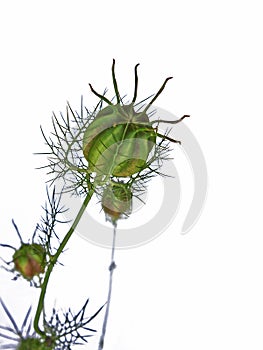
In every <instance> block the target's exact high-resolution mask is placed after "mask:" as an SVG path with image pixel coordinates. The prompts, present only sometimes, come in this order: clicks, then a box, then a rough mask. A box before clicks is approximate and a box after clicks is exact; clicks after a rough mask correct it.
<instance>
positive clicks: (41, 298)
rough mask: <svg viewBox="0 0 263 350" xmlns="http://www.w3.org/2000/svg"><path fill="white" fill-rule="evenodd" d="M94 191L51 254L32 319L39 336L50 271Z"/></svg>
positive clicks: (41, 332)
mask: <svg viewBox="0 0 263 350" xmlns="http://www.w3.org/2000/svg"><path fill="white" fill-rule="evenodd" d="M93 193H94V190H91V191H90V192H89V194H88V195H87V197H86V198H85V200H84V202H83V204H82V206H81V208H80V210H79V212H78V214H77V216H76V218H75V220H74V222H73V224H72V226H71V227H70V229H69V231H68V232H67V234H66V236H65V237H64V239H63V241H62V242H61V244H60V246H59V248H58V250H57V252H56V254H55V255H53V257H52V260H51V262H50V264H49V266H48V268H47V271H46V274H45V278H44V281H43V284H42V286H41V293H40V296H39V301H38V306H37V311H36V315H35V319H34V329H35V331H36V332H37V333H38V334H39V335H41V336H44V335H45V332H44V331H42V330H41V329H40V328H39V319H40V316H41V313H42V311H43V308H44V299H45V295H46V290H47V285H48V281H49V277H50V275H51V272H52V270H53V267H54V266H55V265H56V262H57V260H58V258H59V256H60V254H61V253H62V251H63V250H64V248H65V246H66V244H67V243H68V240H69V239H70V237H71V236H72V234H73V232H74V230H75V228H76V227H77V225H78V223H79V221H80V219H81V217H82V215H83V213H84V211H85V209H86V207H87V205H88V203H89V201H90V199H91V197H92V195H93Z"/></svg>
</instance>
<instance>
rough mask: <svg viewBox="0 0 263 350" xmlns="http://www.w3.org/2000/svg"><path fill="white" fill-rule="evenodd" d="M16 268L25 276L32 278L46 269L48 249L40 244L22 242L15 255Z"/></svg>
mask: <svg viewBox="0 0 263 350" xmlns="http://www.w3.org/2000/svg"><path fill="white" fill-rule="evenodd" d="M13 262H14V264H15V270H16V271H18V272H19V273H20V274H21V275H22V276H23V277H24V278H26V279H28V280H31V279H32V278H33V277H34V276H38V275H40V274H41V273H43V272H44V271H45V267H46V264H47V259H46V251H45V249H44V248H43V246H41V245H40V244H36V243H32V244H24V243H23V244H22V246H21V247H20V248H19V249H18V250H16V252H15V253H14V255H13Z"/></svg>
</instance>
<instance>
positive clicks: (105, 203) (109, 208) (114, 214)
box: [101, 181, 132, 223]
mask: <svg viewBox="0 0 263 350" xmlns="http://www.w3.org/2000/svg"><path fill="white" fill-rule="evenodd" d="M101 205H102V209H103V210H104V212H105V214H106V217H107V218H108V219H109V220H110V221H112V222H113V223H115V222H116V221H117V220H118V219H121V218H125V217H127V216H128V215H129V214H130V212H131V208H132V191H131V188H130V186H129V185H127V184H125V183H123V182H115V181H112V182H111V183H110V184H109V185H108V186H107V187H106V188H105V189H104V192H103V195H102V201H101Z"/></svg>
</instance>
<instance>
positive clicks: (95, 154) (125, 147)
mask: <svg viewBox="0 0 263 350" xmlns="http://www.w3.org/2000/svg"><path fill="white" fill-rule="evenodd" d="M155 143H156V133H155V130H154V129H153V127H152V126H151V124H150V122H149V118H148V116H147V115H146V113H136V112H135V111H134V108H133V105H123V106H121V105H115V106H113V105H111V106H107V107H105V108H104V109H102V110H101V111H100V112H99V113H98V114H97V116H96V118H95V120H94V121H93V122H92V123H91V124H90V125H89V126H88V128H87V129H86V131H85V134H84V139H83V153H84V157H85V158H86V159H87V161H88V163H89V168H90V170H91V171H94V172H96V173H97V174H100V175H113V176H116V177H126V176H131V175H132V174H135V173H138V172H139V171H140V170H143V169H144V168H145V167H146V161H147V158H148V156H149V153H150V151H151V149H152V148H153V146H154V145H155Z"/></svg>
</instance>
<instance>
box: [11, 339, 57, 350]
mask: <svg viewBox="0 0 263 350" xmlns="http://www.w3.org/2000/svg"><path fill="white" fill-rule="evenodd" d="M48 349H54V347H50V346H47V345H46V344H44V343H43V342H42V341H41V340H40V339H38V338H25V339H22V340H21V341H20V343H19V344H18V346H17V348H16V350H48Z"/></svg>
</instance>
